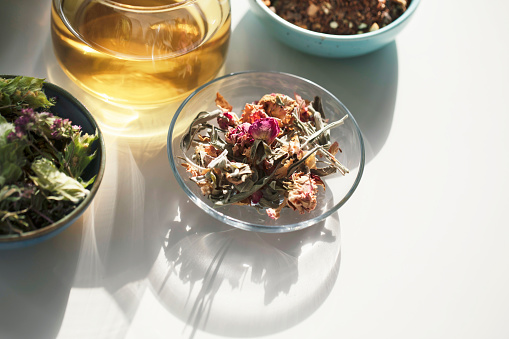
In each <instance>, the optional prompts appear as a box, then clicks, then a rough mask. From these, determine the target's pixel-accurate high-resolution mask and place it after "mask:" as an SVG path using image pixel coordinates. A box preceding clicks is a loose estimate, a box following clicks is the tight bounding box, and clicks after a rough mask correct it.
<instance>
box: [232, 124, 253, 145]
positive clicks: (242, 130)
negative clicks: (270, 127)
mask: <svg viewBox="0 0 509 339" xmlns="http://www.w3.org/2000/svg"><path fill="white" fill-rule="evenodd" d="M250 126H251V124H250V123H247V122H245V123H243V124H240V125H238V126H236V127H235V128H229V129H228V132H226V135H225V139H226V141H227V142H229V143H230V144H239V143H241V142H243V141H247V139H250V140H252V139H253V138H252V137H251V135H250V134H249V128H250Z"/></svg>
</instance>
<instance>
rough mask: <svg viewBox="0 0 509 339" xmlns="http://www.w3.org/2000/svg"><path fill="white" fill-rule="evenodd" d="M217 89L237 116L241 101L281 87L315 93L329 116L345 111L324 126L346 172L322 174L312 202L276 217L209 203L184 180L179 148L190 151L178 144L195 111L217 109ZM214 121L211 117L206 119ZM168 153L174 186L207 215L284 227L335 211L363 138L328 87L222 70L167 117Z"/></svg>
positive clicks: (263, 227) (359, 167)
mask: <svg viewBox="0 0 509 339" xmlns="http://www.w3.org/2000/svg"><path fill="white" fill-rule="evenodd" d="M218 92H219V93H220V94H221V95H222V96H223V97H224V98H225V99H226V100H227V101H228V102H229V103H230V104H231V105H232V106H233V110H232V111H233V112H236V113H237V115H238V116H239V117H240V116H241V114H242V109H243V108H244V105H245V104H246V103H251V102H253V101H257V100H259V99H260V98H261V97H262V96H263V95H265V94H270V93H281V94H285V95H288V96H290V97H292V98H293V97H294V93H297V94H298V95H300V96H301V97H302V98H304V99H307V100H310V101H312V100H313V98H314V97H315V96H319V97H321V100H322V105H323V111H324V113H325V116H326V118H327V119H328V120H329V122H333V121H337V120H339V119H341V118H343V117H344V116H345V115H348V118H347V119H346V120H345V122H344V124H343V125H341V126H339V127H336V128H333V129H331V130H330V135H331V141H332V142H334V141H337V142H338V143H339V147H340V148H341V150H342V152H339V153H338V154H337V155H336V158H337V159H338V160H339V161H340V162H341V163H342V164H343V165H345V166H346V167H347V168H348V169H349V173H347V174H346V175H344V176H343V175H342V174H340V173H336V174H331V175H327V176H324V177H322V181H323V182H324V184H325V187H326V189H325V191H324V190H323V189H321V187H319V188H318V195H317V200H318V204H317V206H316V208H315V209H314V210H312V211H310V212H309V213H304V214H300V213H299V212H297V211H294V210H292V209H290V208H283V210H282V211H281V215H280V217H279V218H278V219H277V220H274V219H272V218H270V217H269V216H268V215H267V213H266V212H265V211H263V210H261V209H259V208H256V207H254V206H247V205H243V206H241V205H225V206H220V207H215V206H214V203H213V202H212V201H211V200H209V199H208V197H207V196H204V195H203V194H202V192H201V190H200V188H199V187H198V185H197V184H196V183H195V182H193V181H191V180H190V174H189V173H188V172H187V171H186V168H185V167H184V166H182V164H183V163H184V160H182V158H183V157H184V152H187V155H188V157H189V158H190V157H191V154H192V153H193V152H194V151H193V148H192V147H191V148H190V150H188V151H185V150H183V149H182V148H181V140H182V138H183V136H184V135H185V134H186V133H187V131H188V129H189V125H190V124H191V123H192V121H193V119H194V118H195V117H196V115H197V114H198V113H199V112H202V111H213V110H215V109H217V106H216V103H215V99H216V93H218ZM210 122H211V123H212V122H214V123H215V119H214V120H211V121H210ZM167 151H168V158H169V161H170V165H171V168H172V170H173V173H174V175H175V178H176V179H177V182H178V183H179V185H180V187H181V188H182V189H183V190H184V192H185V193H186V194H187V195H188V196H189V198H190V199H191V200H192V201H193V202H194V203H195V204H196V205H197V206H199V207H200V208H201V209H202V210H204V211H205V212H206V213H208V214H209V215H211V216H212V217H214V218H216V219H218V220H220V221H222V222H224V223H226V224H229V225H231V226H234V227H237V228H240V229H244V230H249V231H257V232H267V233H276V232H289V231H295V230H299V229H302V228H305V227H308V226H311V225H313V224H316V223H318V222H319V221H321V220H323V219H324V218H326V217H328V216H330V215H331V214H332V213H334V212H335V211H337V210H338V209H339V208H340V207H341V206H343V205H344V204H345V202H346V201H347V200H348V199H349V198H350V197H351V195H352V194H353V192H354V191H355V189H356V187H357V186H358V184H359V181H360V179H361V176H362V172H363V169H364V162H365V156H364V142H363V139H362V134H361V131H360V129H359V126H358V125H357V123H356V121H355V119H354V117H353V115H352V114H351V113H350V112H349V111H348V109H347V108H346V107H345V106H344V105H343V104H342V103H341V102H340V101H339V100H338V99H337V98H336V97H335V96H334V95H333V94H331V93H330V92H329V91H327V90H326V89H324V88H322V87H320V86H319V85H317V84H315V83H313V82H311V81H309V80H306V79H304V78H301V77H298V76H295V75H291V74H285V73H277V72H241V73H233V74H228V75H225V76H223V77H220V78H217V79H215V80H213V81H210V82H209V83H207V84H205V85H203V86H201V87H200V88H198V89H197V90H196V91H195V92H193V93H192V94H191V95H190V96H189V97H188V98H187V99H186V100H185V101H184V102H183V103H182V104H181V105H180V107H179V109H178V110H177V112H176V113H175V115H174V117H173V120H172V122H171V125H170V128H169V132H168V143H167Z"/></svg>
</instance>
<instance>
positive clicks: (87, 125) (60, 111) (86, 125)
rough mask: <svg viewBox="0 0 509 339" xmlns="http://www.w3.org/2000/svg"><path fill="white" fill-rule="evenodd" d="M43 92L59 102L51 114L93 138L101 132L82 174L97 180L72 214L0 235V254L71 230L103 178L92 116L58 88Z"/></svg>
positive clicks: (101, 142)
mask: <svg viewBox="0 0 509 339" xmlns="http://www.w3.org/2000/svg"><path fill="white" fill-rule="evenodd" d="M0 77H1V78H13V77H14V76H12V75H0ZM42 89H43V91H44V93H45V94H46V96H47V97H48V98H56V104H55V105H54V106H52V107H51V108H50V109H49V111H50V112H51V113H53V114H55V115H58V116H60V117H62V118H67V119H69V120H71V121H72V123H73V125H79V126H81V128H82V131H83V133H88V134H94V133H95V132H96V131H98V134H99V139H98V140H97V141H95V142H94V143H93V144H92V150H96V151H97V156H96V157H95V158H94V160H92V162H91V163H90V164H89V165H88V167H87V168H86V169H85V171H84V172H83V174H82V178H83V179H84V180H89V179H90V178H92V177H93V176H94V175H95V176H96V178H95V181H94V183H93V184H92V186H91V187H90V186H89V187H88V190H89V191H90V193H89V194H88V196H87V197H86V198H85V199H84V200H82V201H81V202H80V203H79V205H78V206H77V207H76V208H75V209H74V210H73V211H72V212H71V213H70V214H68V215H66V216H64V217H63V218H62V219H60V220H58V221H56V222H55V223H53V224H51V225H48V226H46V227H43V228H40V229H38V230H35V231H30V232H25V233H22V234H21V235H3V236H2V235H0V250H3V249H14V248H22V247H26V246H31V245H34V244H37V243H40V242H43V241H45V240H47V239H49V238H52V237H54V236H56V235H57V234H59V233H60V232H62V231H63V230H65V229H66V228H68V227H69V226H71V225H72V224H73V223H74V222H75V221H76V220H77V219H78V218H79V217H80V216H81V215H82V214H83V212H85V210H86V209H87V208H88V206H89V205H90V203H91V202H92V200H93V199H94V197H95V194H96V193H97V190H98V189H99V185H100V184H101V180H102V178H103V175H104V170H105V165H106V149H105V145H104V138H103V135H102V133H101V131H100V129H99V126H98V125H97V122H96V121H95V120H94V118H93V116H92V114H90V112H89V111H88V110H87V109H86V108H85V106H83V105H82V104H81V103H80V102H79V101H78V100H77V99H76V98H75V97H73V96H72V95H71V94H70V93H69V92H67V91H66V90H64V89H62V88H60V87H58V86H56V85H54V84H51V83H47V82H45V83H44V85H43V88H42Z"/></svg>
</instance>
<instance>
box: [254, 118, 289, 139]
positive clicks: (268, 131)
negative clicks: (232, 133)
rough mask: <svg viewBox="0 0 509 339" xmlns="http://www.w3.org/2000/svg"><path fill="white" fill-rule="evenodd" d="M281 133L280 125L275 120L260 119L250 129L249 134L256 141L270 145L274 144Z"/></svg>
mask: <svg viewBox="0 0 509 339" xmlns="http://www.w3.org/2000/svg"><path fill="white" fill-rule="evenodd" d="M280 131H281V130H280V129H279V123H278V121H277V120H276V119H274V118H262V119H258V120H256V121H255V122H253V123H252V124H251V126H250V127H249V134H251V136H252V137H253V138H254V139H255V140H263V141H265V142H266V143H267V144H268V145H270V144H272V142H273V141H274V140H275V139H276V138H277V136H278V135H279V132H280Z"/></svg>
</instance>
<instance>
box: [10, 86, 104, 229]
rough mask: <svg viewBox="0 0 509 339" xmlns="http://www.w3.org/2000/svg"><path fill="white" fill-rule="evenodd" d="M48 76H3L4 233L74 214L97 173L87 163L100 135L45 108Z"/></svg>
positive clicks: (29, 227)
mask: <svg viewBox="0 0 509 339" xmlns="http://www.w3.org/2000/svg"><path fill="white" fill-rule="evenodd" d="M43 83H44V79H37V78H32V77H16V78H13V79H3V78H0V114H1V115H0V236H2V235H9V234H21V233H23V232H27V231H31V230H36V229H40V228H43V227H46V226H48V225H50V224H52V223H54V222H56V221H58V220H60V219H61V218H62V217H64V216H65V215H67V214H68V213H70V212H71V211H72V210H74V209H75V208H76V206H77V205H78V204H79V202H80V201H82V200H83V199H84V198H85V197H86V196H87V195H88V194H89V191H88V190H87V187H88V186H89V185H91V184H92V183H93V182H94V179H95V177H94V178H91V179H90V180H88V181H84V180H83V178H82V177H81V175H82V173H83V171H84V170H85V168H86V167H87V166H88V165H89V163H90V162H91V161H92V160H93V159H94V157H95V156H96V154H95V152H91V149H92V148H91V145H92V143H93V142H94V141H95V140H97V139H98V138H99V135H98V133H97V131H96V133H95V134H94V135H88V134H86V133H85V134H82V133H81V127H80V126H75V125H72V122H71V121H70V120H68V119H63V118H61V117H58V116H55V115H53V114H52V113H50V112H47V111H46V110H47V109H48V108H49V107H51V106H53V105H54V104H55V101H54V100H53V99H48V98H47V97H46V95H45V94H44V92H43V91H42V85H43Z"/></svg>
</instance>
